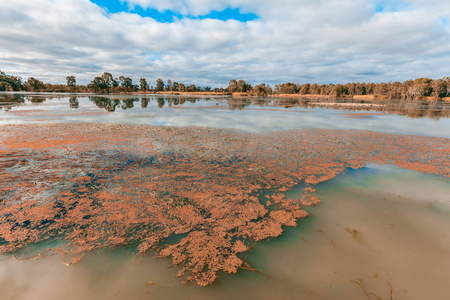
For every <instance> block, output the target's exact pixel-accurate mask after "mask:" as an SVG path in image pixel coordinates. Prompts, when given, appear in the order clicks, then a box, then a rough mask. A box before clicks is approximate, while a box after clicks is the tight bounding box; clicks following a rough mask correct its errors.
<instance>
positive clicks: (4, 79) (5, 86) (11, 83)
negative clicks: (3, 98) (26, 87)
mask: <svg viewBox="0 0 450 300" xmlns="http://www.w3.org/2000/svg"><path fill="white" fill-rule="evenodd" d="M21 89H22V78H21V77H19V76H12V75H6V74H5V72H3V71H1V70H0V91H19V90H21Z"/></svg>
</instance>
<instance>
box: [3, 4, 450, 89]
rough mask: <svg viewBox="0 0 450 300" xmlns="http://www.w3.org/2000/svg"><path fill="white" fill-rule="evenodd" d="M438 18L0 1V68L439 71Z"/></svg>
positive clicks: (378, 8)
mask: <svg viewBox="0 0 450 300" xmlns="http://www.w3.org/2000/svg"><path fill="white" fill-rule="evenodd" d="M449 18H450V3H448V2H443V1H439V0H432V1H420V0H411V1H400V0H399V1H389V0H385V1H372V0H366V1H359V0H347V1H337V0H329V1H320V2H314V3H310V2H308V1H292V0H284V1H283V3H279V2H277V3H273V2H271V1H265V0H264V1H254V0H227V1H221V2H220V3H218V2H212V3H209V2H205V1H200V0H178V1H163V0H127V1H124V0H111V1H105V0H92V1H88V0H67V1H61V0H56V1H50V0H37V1H33V2H31V3H30V2H29V1H25V0H18V1H14V2H2V3H0V24H1V25H2V26H1V29H0V69H1V70H2V71H4V72H5V73H7V74H11V75H15V76H21V77H22V78H24V79H26V78H29V77H35V78H37V79H39V80H41V81H43V82H49V83H52V84H64V83H65V79H66V76H69V75H74V76H76V78H77V81H78V83H79V84H81V85H86V84H88V83H89V82H90V81H91V80H92V79H93V78H94V77H96V76H100V75H101V74H102V73H103V72H110V73H112V74H113V75H114V76H120V75H123V76H128V77H130V78H132V79H133V82H135V83H136V82H138V81H139V78H141V77H142V78H146V79H147V81H148V82H153V81H155V80H156V79H157V78H161V79H163V80H164V81H166V80H168V79H172V80H173V81H178V82H183V83H193V84H196V85H199V86H203V87H204V86H211V87H225V86H226V85H227V84H228V82H229V80H231V79H241V78H242V79H244V80H245V81H247V82H248V83H251V84H252V85H256V84H259V83H266V84H270V85H271V86H275V85H276V84H280V83H284V82H293V83H299V84H304V83H318V84H345V83H348V82H374V83H380V82H389V81H393V82H394V81H400V82H404V81H406V80H410V79H415V78H433V79H438V78H443V77H446V76H448V75H449V73H448V67H449V66H450V27H449V23H448V20H449ZM393 41H395V43H394V42H393Z"/></svg>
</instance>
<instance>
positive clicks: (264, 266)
mask: <svg viewBox="0 0 450 300" xmlns="http://www.w3.org/2000/svg"><path fill="white" fill-rule="evenodd" d="M8 97H9V99H11V97H12V96H11V95H10V94H9V95H8ZM89 97H90V96H87V95H83V96H77V100H76V101H75V100H74V99H73V97H72V99H70V98H69V97H68V96H60V97H54V96H51V97H50V96H35V98H31V96H30V95H27V96H25V98H24V97H22V96H16V98H17V99H18V100H16V101H17V102H13V101H12V102H8V103H13V104H7V105H4V108H3V110H0V124H15V123H34V122H62V123H65V122H111V123H121V124H152V125H160V126H191V125H195V126H202V127H217V128H236V129H241V130H246V131H251V132H263V131H271V130H287V129H296V128H298V129H306V128H328V129H363V130H374V131H379V132H389V133H396V134H414V135H426V136H438V137H450V123H449V119H448V118H446V112H447V106H445V105H443V104H442V107H441V108H440V112H439V114H437V113H434V114H431V115H430V114H429V112H425V113H423V112H422V113H421V114H422V115H425V117H421V118H417V114H414V116H415V117H414V118H412V117H408V116H407V113H406V112H404V113H402V112H401V111H399V107H400V106H401V105H400V104H398V105H397V107H394V108H392V107H391V108H389V109H384V110H381V111H380V110H379V109H374V108H372V109H370V110H368V111H355V110H353V111H349V110H343V109H332V108H321V107H317V106H311V105H308V104H302V103H298V102H296V103H294V104H292V103H291V105H288V104H289V101H288V100H286V99H268V100H265V101H256V100H255V99H254V98H251V99H228V98H225V99H224V98H195V97H192V98H186V99H185V100H184V103H181V102H183V101H182V99H181V98H179V97H168V98H167V97H166V98H160V97H153V96H147V97H144V98H143V97H139V96H138V97H136V98H133V97H130V96H108V97H104V98H99V99H92V98H89ZM0 98H1V95H0ZM5 99H6V98H5ZM39 99H40V100H39ZM43 99H45V101H41V100H43ZM105 99H106V100H105ZM108 99H115V100H118V101H119V104H118V105H117V107H116V108H115V111H114V112H108V111H107V110H105V108H104V107H105V106H108V105H109V106H108V109H109V110H112V109H111V106H110V105H111V104H110V103H111V101H109V100H108ZM127 99H128V102H127ZM129 99H135V100H136V101H135V100H129ZM143 99H144V101H143ZM146 99H148V104H147V106H146V107H142V106H145V103H146V102H147V100H146ZM161 99H162V100H164V101H162V100H161ZM31 100H33V101H34V102H31ZM194 100H195V102H194ZM21 101H24V102H21ZM39 101H41V102H39ZM96 101H97V102H96ZM130 101H131V102H132V103H130ZM4 102H6V100H5V101H4ZM143 102H144V105H143V104H142V103H143ZM176 102H178V104H175V103H176ZM105 103H106V104H105ZM162 103H164V106H162ZM131 104H133V107H131ZM99 106H100V107H99ZM122 106H123V108H126V109H122ZM158 106H160V108H159V107H158ZM161 106H162V107H161ZM391 106H392V105H391ZM403 107H404V106H403ZM394 111H395V112H394ZM361 113H369V115H364V116H360V115H359V114H361ZM348 114H355V117H357V118H351V116H350V117H349V115H348ZM427 116H428V117H427ZM430 116H432V117H430ZM302 188H303V186H299V187H297V188H295V189H294V190H292V191H289V192H287V194H288V196H290V197H292V198H300V197H301V194H302ZM316 189H317V195H318V197H319V198H320V199H321V200H322V201H323V203H322V204H320V205H319V206H317V207H314V208H309V209H308V212H309V213H310V216H309V217H308V218H306V219H304V220H301V221H300V222H299V225H298V226H297V227H295V228H288V229H287V230H286V231H285V233H284V234H283V235H282V236H281V237H278V238H274V239H271V240H270V241H264V242H261V243H258V244H257V245H256V247H255V248H254V249H253V251H252V252H251V253H250V255H249V256H248V257H247V262H248V263H249V264H250V265H251V266H252V267H254V268H256V269H258V270H260V271H261V273H255V272H251V271H247V270H240V271H239V272H238V274H233V275H222V276H221V277H220V279H219V280H218V281H217V282H215V283H214V284H213V285H211V286H208V287H199V286H197V285H196V284H190V285H182V284H181V280H180V279H178V278H176V277H175V275H176V273H177V272H178V268H176V267H171V263H170V261H169V259H166V258H152V257H151V256H152V255H151V254H149V255H147V256H145V257H144V258H143V259H142V260H139V258H137V259H134V260H133V258H134V257H135V253H136V251H135V249H134V248H133V247H132V246H130V247H127V248H120V249H116V250H113V251H107V252H102V253H100V254H97V253H89V254H87V255H86V256H85V257H84V258H83V260H81V261H80V262H79V263H78V264H76V265H75V266H70V267H67V266H66V265H64V264H63V263H62V259H61V257H60V256H59V255H55V256H51V257H48V258H45V259H38V260H30V261H24V262H21V261H15V260H11V259H9V260H4V261H0V291H1V293H0V299H62V298H64V299H230V298H234V299H364V298H365V297H366V296H365V294H364V290H363V288H364V289H365V290H366V291H367V292H371V293H374V294H376V295H377V296H378V297H380V298H381V299H390V286H392V290H393V292H392V296H393V299H396V300H398V299H442V300H444V299H448V295H449V294H450V288H449V287H448V278H450V236H449V235H450V199H449V197H448V194H449V191H450V183H449V180H448V178H445V177H441V176H436V175H425V174H420V173H418V172H414V171H410V170H405V169H402V168H399V167H394V166H392V165H385V166H378V165H372V164H369V165H368V166H366V167H365V168H362V169H359V170H346V171H345V172H344V174H341V175H339V176H338V177H336V178H334V179H332V180H329V181H326V182H323V183H320V184H318V185H317V186H316ZM41 246H42V245H41ZM150 281H151V282H152V284H148V285H146V283H148V282H150ZM358 284H359V285H358Z"/></svg>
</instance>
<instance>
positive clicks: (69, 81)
mask: <svg viewBox="0 0 450 300" xmlns="http://www.w3.org/2000/svg"><path fill="white" fill-rule="evenodd" d="M66 80H67V86H68V87H76V86H77V79H76V77H75V76H73V75H70V76H67V77H66Z"/></svg>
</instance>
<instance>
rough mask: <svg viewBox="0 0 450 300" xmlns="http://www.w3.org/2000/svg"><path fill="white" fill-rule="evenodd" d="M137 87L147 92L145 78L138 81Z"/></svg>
mask: <svg viewBox="0 0 450 300" xmlns="http://www.w3.org/2000/svg"><path fill="white" fill-rule="evenodd" d="M139 86H140V90H141V91H148V84H147V80H145V78H141V79H139Z"/></svg>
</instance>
